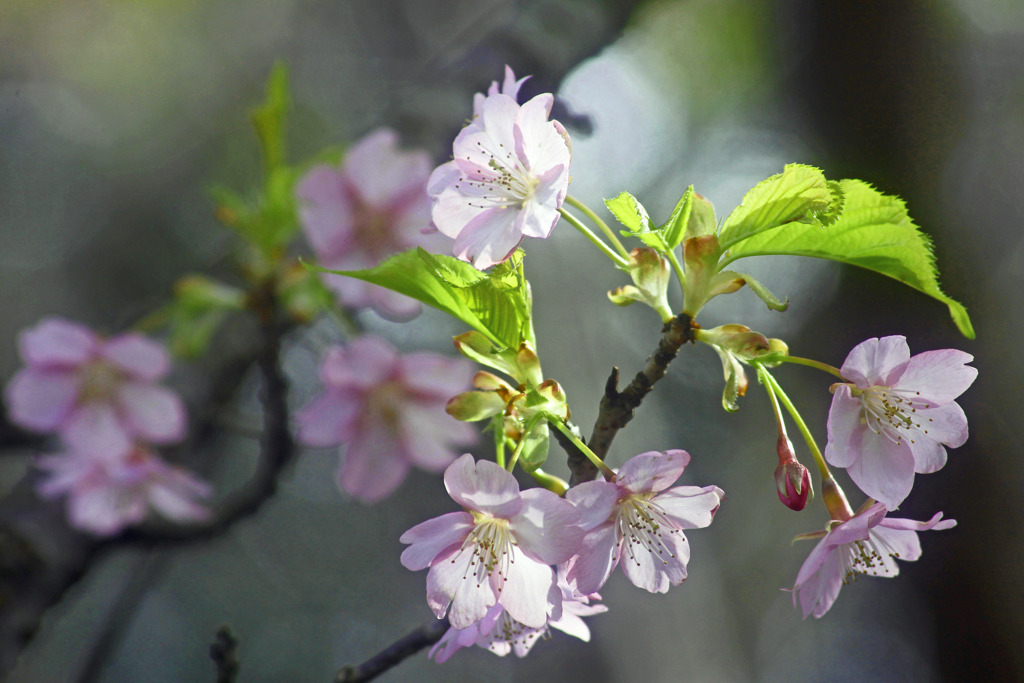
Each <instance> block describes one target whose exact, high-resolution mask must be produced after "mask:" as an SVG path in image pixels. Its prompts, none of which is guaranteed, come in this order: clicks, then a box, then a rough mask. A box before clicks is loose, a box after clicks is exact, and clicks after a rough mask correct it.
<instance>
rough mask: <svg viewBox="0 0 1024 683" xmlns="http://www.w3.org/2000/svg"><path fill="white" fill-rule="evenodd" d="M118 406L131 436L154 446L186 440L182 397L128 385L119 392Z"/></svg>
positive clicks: (157, 388)
mask: <svg viewBox="0 0 1024 683" xmlns="http://www.w3.org/2000/svg"><path fill="white" fill-rule="evenodd" d="M117 403H118V406H119V407H120V409H121V414H122V416H123V417H124V419H125V423H126V424H125V426H126V427H127V428H128V429H129V430H130V431H131V433H132V434H135V435H138V436H141V437H142V438H143V439H145V440H146V441H149V442H150V443H154V444H167V443H174V442H177V441H181V440H182V439H183V438H185V433H186V431H187V428H188V420H187V418H186V416H185V404H184V403H182V401H181V397H180V396H178V394H176V393H175V392H173V391H171V390H170V389H166V388H164V387H161V386H157V385H155V384H144V383H142V382H127V383H125V384H122V385H121V387H120V389H118V392H117Z"/></svg>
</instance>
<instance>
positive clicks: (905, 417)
mask: <svg viewBox="0 0 1024 683" xmlns="http://www.w3.org/2000/svg"><path fill="white" fill-rule="evenodd" d="M852 392H853V394H854V395H855V396H859V398H860V404H861V406H863V407H864V414H863V417H862V419H863V420H864V422H865V423H866V424H867V426H868V427H869V428H870V429H871V431H873V432H875V433H876V434H880V435H884V436H886V437H888V438H889V439H890V440H892V441H895V442H896V443H897V444H902V443H903V437H904V435H905V434H908V433H909V432H911V431H912V430H918V431H921V432H923V433H925V434H927V433H928V430H927V429H924V428H922V426H921V422H920V417H919V416H918V415H916V414H915V413H917V410H918V408H922V409H923V408H931V407H932V406H931V404H929V403H925V402H924V401H921V400H920V399H919V398H918V396H920V392H910V391H904V390H900V389H893V388H891V387H884V386H874V387H868V388H867V389H858V388H856V387H854V388H853V389H852ZM928 421H929V422H931V419H929V420H928ZM910 443H914V440H913V439H910Z"/></svg>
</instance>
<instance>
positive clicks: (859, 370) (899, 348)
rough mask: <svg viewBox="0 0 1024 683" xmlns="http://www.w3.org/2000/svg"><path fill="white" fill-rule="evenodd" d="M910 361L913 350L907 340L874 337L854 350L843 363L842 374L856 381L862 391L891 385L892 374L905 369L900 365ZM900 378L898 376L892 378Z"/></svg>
mask: <svg viewBox="0 0 1024 683" xmlns="http://www.w3.org/2000/svg"><path fill="white" fill-rule="evenodd" d="M908 360H910V347H909V346H907V338H906V337H901V336H899V335H894V336H891V337H882V338H881V339H878V338H873V339H868V340H867V341H863V342H861V343H860V344H857V346H855V347H853V350H852V351H850V355H848V356H847V357H846V361H844V362H843V367H842V369H841V372H842V374H843V377H845V378H847V379H850V380H853V381H854V382H855V383H856V384H857V386H858V387H860V388H862V389H866V388H867V387H870V386H876V385H882V386H891V385H892V381H890V375H893V371H895V370H898V369H899V370H902V368H901V367H900V366H901V365H903V363H906V362H907V361H908ZM898 376H899V375H898V374H895V376H894V377H893V378H892V379H895V377H898Z"/></svg>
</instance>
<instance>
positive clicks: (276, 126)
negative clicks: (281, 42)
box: [252, 62, 291, 174]
mask: <svg viewBox="0 0 1024 683" xmlns="http://www.w3.org/2000/svg"><path fill="white" fill-rule="evenodd" d="M290 107H291V96H290V95H289V93H288V67H286V66H285V65H284V63H283V62H276V63H275V64H274V69H273V71H271V72H270V77H269V78H268V79H267V89H266V96H265V97H264V99H263V103H262V104H261V105H260V106H259V107H257V108H256V109H254V110H253V111H252V124H253V126H254V127H255V128H256V137H257V138H259V141H260V152H261V153H262V156H263V169H264V171H265V172H266V173H268V174H269V173H270V171H272V170H273V169H275V168H277V167H278V166H280V165H281V164H283V163H284V154H285V144H284V127H285V119H286V116H287V113H288V109H289V108H290Z"/></svg>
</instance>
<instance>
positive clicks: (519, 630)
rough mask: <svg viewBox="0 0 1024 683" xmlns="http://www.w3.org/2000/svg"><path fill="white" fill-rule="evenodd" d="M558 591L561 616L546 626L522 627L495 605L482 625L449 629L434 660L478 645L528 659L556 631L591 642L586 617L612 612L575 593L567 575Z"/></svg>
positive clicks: (432, 652) (550, 619)
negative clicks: (559, 591) (554, 629)
mask: <svg viewBox="0 0 1024 683" xmlns="http://www.w3.org/2000/svg"><path fill="white" fill-rule="evenodd" d="M558 587H559V589H560V590H561V591H562V603H561V614H560V615H559V616H558V617H557V618H556V617H554V616H551V615H549V616H548V621H547V623H546V624H545V625H544V626H542V627H540V628H534V627H532V626H527V625H525V624H523V623H520V622H518V621H516V620H515V619H513V618H512V617H511V616H510V615H509V613H508V612H507V611H506V610H505V608H504V607H502V606H501V605H500V604H495V605H494V606H492V607H491V608H490V609H489V610H487V614H485V615H484V617H483V618H482V619H480V621H477V622H474V623H473V624H470V625H469V626H467V627H466V628H464V629H457V628H449V629H448V631H447V632H446V633H445V634H444V635H443V636H442V637H441V640H439V641H438V642H437V643H435V644H434V646H433V647H432V648H430V656H431V657H433V658H434V660H435V661H436V662H437V663H438V664H440V663H443V662H445V661H447V660H448V659H449V658H450V657H451V656H452V655H453V654H455V653H456V652H457V651H459V650H460V649H462V648H464V647H469V646H470V645H478V646H480V647H482V648H486V649H488V650H490V651H491V652H493V653H494V654H496V655H498V656H499V657H504V656H505V655H507V654H508V653H509V652H515V653H516V656H517V657H525V656H526V655H527V654H529V652H530V650H531V649H532V648H533V645H534V643H536V642H537V641H538V640H539V639H541V638H546V637H548V636H549V634H550V632H551V629H552V628H556V629H558V630H560V631H562V632H563V633H567V634H569V635H570V636H573V637H575V638H579V639H580V640H582V641H583V642H589V641H590V627H588V626H587V623H586V622H585V621H583V617H590V616H593V615H595V614H602V613H604V612H607V611H608V608H607V607H605V606H604V605H594V604H591V601H592V600H600V599H601V596H600V595H597V594H596V593H595V594H594V595H586V596H581V595H578V594H576V593H574V592H573V591H572V590H571V589H570V588H569V586H568V584H567V583H566V582H565V575H564V572H563V571H559V572H558Z"/></svg>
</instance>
